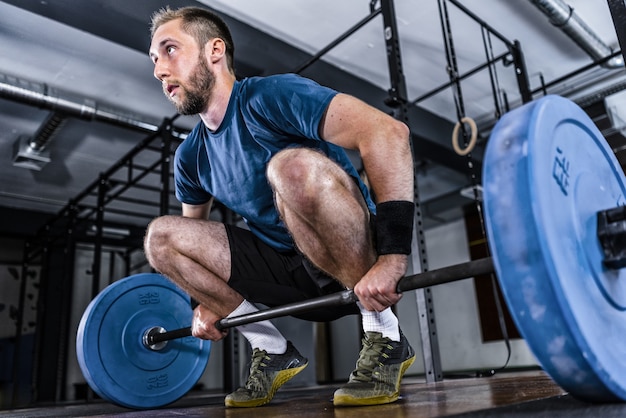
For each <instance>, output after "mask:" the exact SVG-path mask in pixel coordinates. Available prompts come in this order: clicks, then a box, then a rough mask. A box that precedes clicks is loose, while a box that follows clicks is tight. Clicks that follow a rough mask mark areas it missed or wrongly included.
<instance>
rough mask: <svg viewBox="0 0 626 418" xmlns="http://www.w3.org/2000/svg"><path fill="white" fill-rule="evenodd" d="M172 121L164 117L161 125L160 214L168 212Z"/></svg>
mask: <svg viewBox="0 0 626 418" xmlns="http://www.w3.org/2000/svg"><path fill="white" fill-rule="evenodd" d="M172 128H173V125H172V121H171V120H170V119H165V121H164V122H163V126H161V130H160V131H161V139H162V140H161V199H160V210H159V212H160V214H161V216H163V215H167V214H169V211H170V172H171V164H170V163H171V161H172V149H171V148H172Z"/></svg>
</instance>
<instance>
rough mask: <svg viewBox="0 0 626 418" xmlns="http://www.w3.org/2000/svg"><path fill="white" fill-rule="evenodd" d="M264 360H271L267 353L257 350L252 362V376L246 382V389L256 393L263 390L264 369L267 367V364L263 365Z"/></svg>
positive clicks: (253, 354) (254, 352)
mask: <svg viewBox="0 0 626 418" xmlns="http://www.w3.org/2000/svg"><path fill="white" fill-rule="evenodd" d="M264 360H270V357H269V356H268V355H267V352H265V351H263V350H259V349H255V350H254V351H253V353H252V360H251V361H250V376H248V381H247V382H246V389H249V390H256V391H260V390H262V389H263V377H264V371H263V369H264V368H265V366H267V364H265V363H263V361H264Z"/></svg>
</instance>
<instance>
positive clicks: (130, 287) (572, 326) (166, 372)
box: [77, 96, 626, 408]
mask: <svg viewBox="0 0 626 418" xmlns="http://www.w3.org/2000/svg"><path fill="white" fill-rule="evenodd" d="M625 196H626V180H625V178H624V174H623V172H622V169H621V167H620V165H619V163H618V162H617V160H616V158H615V155H614V154H613V152H612V150H611V149H610V147H609V146H608V144H607V143H606V141H605V140H604V138H603V137H602V135H601V133H600V132H599V131H598V129H597V128H596V127H595V125H594V123H593V121H591V119H589V117H588V116H587V115H586V114H585V112H584V111H583V110H582V109H580V108H579V107H578V106H577V105H575V104H574V103H573V102H571V101H569V100H567V99H564V98H561V97H557V96H546V97H543V98H541V99H539V100H536V101H534V102H531V103H528V104H526V105H524V106H522V107H520V108H518V109H516V110H514V111H511V112H509V113H507V114H505V115H504V116H503V117H502V118H501V119H500V120H499V121H498V123H497V124H496V126H495V127H494V129H493V131H492V133H491V136H490V139H489V142H488V144H487V150H486V152H485V156H484V159H483V209H484V214H485V227H486V231H487V238H488V239H487V242H488V244H489V248H490V250H491V254H492V258H489V257H488V258H484V259H480V260H474V261H470V262H467V263H461V264H457V265H454V266H450V267H445V268H442V269H437V270H432V271H427V272H423V273H419V274H416V275H413V276H408V277H405V278H403V279H402V280H401V281H400V282H399V284H398V291H399V292H405V291H407V290H414V289H417V288H422V287H429V286H434V285H437V284H442V283H447V282H451V281H455V280H459V279H462V278H466V277H475V276H480V275H485V274H488V273H492V272H494V270H495V273H496V276H497V278H498V280H499V283H500V287H501V289H502V293H503V295H504V298H505V300H506V302H507V306H508V308H509V311H510V312H511V316H512V317H513V320H514V321H515V323H516V325H517V327H518V329H519V331H520V333H521V334H522V336H523V337H524V339H525V340H526V343H527V344H528V346H529V348H530V349H531V351H532V352H533V354H534V355H535V357H536V359H537V361H538V362H539V364H540V365H541V367H542V368H543V369H544V370H545V371H546V372H547V373H548V374H549V375H550V376H551V377H552V379H553V380H554V381H555V382H556V383H558V384H559V385H560V386H561V387H563V388H564V389H565V390H567V391H568V392H570V393H571V394H572V395H573V396H575V397H577V398H579V399H582V400H587V401H593V402H603V401H618V400H626V362H624V361H623V358H624V356H625V355H626V343H625V342H624V339H623V336H624V335H626V277H624V276H626V270H625V269H622V267H624V265H625V264H626V233H625V231H626V210H625V209H624V205H625V204H626V197H625ZM355 301H356V298H355V295H354V293H353V292H351V291H344V292H340V293H337V294H334V295H329V296H325V297H321V298H316V299H312V300H309V301H304V302H299V303H295V304H290V305H285V306H282V307H276V308H270V309H267V310H264V311H260V312H257V313H254V314H251V315H244V316H241V317H234V318H226V319H222V320H220V321H219V322H218V323H217V326H218V328H229V327H234V326H238V325H243V324H246V323H251V322H256V321H261V320H265V319H271V318H276V317H279V316H286V315H296V314H298V313H302V312H305V311H310V310H314V309H319V308H323V307H329V306H337V305H342V304H349V303H353V302H355ZM191 320H192V312H191V309H189V297H188V296H187V295H185V294H184V292H182V291H181V290H180V289H178V288H177V287H176V286H174V285H173V284H172V283H171V282H170V281H169V280H167V279H165V278H164V277H163V276H161V275H157V274H139V275H135V276H130V277H127V278H125V279H122V280H119V281H117V282H115V283H113V284H112V285H110V286H109V287H107V288H106V289H104V290H103V291H102V292H101V293H100V294H99V295H98V296H97V297H96V298H95V299H94V300H93V301H92V302H91V303H90V305H89V306H88V307H87V309H86V311H85V314H84V315H83V318H82V319H81V323H80V325H79V329H78V335H77V355H78V360H79V364H80V366H81V369H82V371H83V374H84V375H85V378H86V380H87V382H88V383H89V385H90V386H91V387H92V388H93V390H94V391H95V392H96V393H98V394H99V395H100V396H102V397H103V398H105V399H108V400H109V401H111V402H114V403H118V404H121V405H124V406H128V407H132V408H154V407H158V406H162V405H165V404H168V403H171V402H173V401H175V400H176V399H178V398H179V397H181V396H183V395H184V394H185V393H186V392H187V391H188V390H189V389H190V388H191V387H192V386H193V385H194V384H195V383H196V382H197V380H198V379H199V378H200V376H201V374H202V373H203V371H204V368H205V366H206V363H207V362H208V357H209V353H210V345H211V343H210V342H209V341H204V340H201V339H198V338H194V337H191V336H190V335H191V329H190V328H189V327H185V326H186V325H188V324H190V323H191ZM168 330H170V331H168Z"/></svg>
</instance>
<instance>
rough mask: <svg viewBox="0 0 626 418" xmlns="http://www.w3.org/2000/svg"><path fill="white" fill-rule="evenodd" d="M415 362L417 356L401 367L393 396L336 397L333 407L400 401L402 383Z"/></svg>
mask: <svg viewBox="0 0 626 418" xmlns="http://www.w3.org/2000/svg"><path fill="white" fill-rule="evenodd" d="M414 361H415V356H413V357H411V358H410V359H407V360H404V361H403V362H402V365H401V366H400V373H398V380H397V381H396V387H397V388H398V390H397V391H396V392H395V393H393V394H391V395H380V396H370V397H367V398H355V397H354V396H350V395H341V394H340V395H335V396H334V398H333V405H335V406H369V405H383V404H386V403H392V402H395V401H397V400H398V397H399V396H400V382H401V381H402V377H403V376H404V373H405V372H406V370H407V369H408V368H409V367H411V365H412V364H413V362H414Z"/></svg>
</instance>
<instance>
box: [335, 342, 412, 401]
mask: <svg viewBox="0 0 626 418" xmlns="http://www.w3.org/2000/svg"><path fill="white" fill-rule="evenodd" d="M414 361H415V352H414V351H413V348H412V347H411V346H410V345H409V342H408V341H407V339H406V337H405V336H404V335H403V334H402V332H400V342H397V341H391V340H390V339H389V338H384V337H383V336H382V334H381V333H380V332H369V331H368V332H366V333H365V337H364V338H363V348H362V349H361V352H360V354H359V359H358V360H357V362H356V369H355V370H354V371H353V372H352V374H350V379H349V380H348V383H347V384H346V385H344V386H343V387H341V388H339V389H337V391H335V397H334V399H333V403H334V404H335V406H347V405H353V406H359V405H380V404H385V403H390V402H395V401H397V400H398V396H399V394H400V381H401V380H402V376H403V375H404V372H405V371H406V369H408V368H409V366H411V364H413V362H414Z"/></svg>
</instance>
